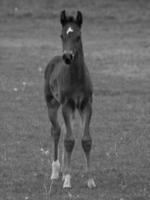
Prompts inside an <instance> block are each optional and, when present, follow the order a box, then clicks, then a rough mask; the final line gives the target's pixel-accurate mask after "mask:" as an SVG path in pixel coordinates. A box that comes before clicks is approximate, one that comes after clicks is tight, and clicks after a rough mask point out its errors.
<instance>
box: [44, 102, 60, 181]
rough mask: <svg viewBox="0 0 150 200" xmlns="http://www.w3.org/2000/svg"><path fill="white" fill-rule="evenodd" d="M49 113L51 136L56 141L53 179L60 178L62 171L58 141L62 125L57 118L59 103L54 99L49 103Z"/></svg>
mask: <svg viewBox="0 0 150 200" xmlns="http://www.w3.org/2000/svg"><path fill="white" fill-rule="evenodd" d="M47 105H48V115H49V119H50V121H51V125H52V127H51V136H52V138H53V143H54V155H53V163H52V174H51V179H58V178H59V171H60V163H59V160H58V143H59V138H60V132H61V129H60V126H59V123H58V120H57V110H58V107H59V105H58V103H57V102H56V101H55V100H54V99H53V100H51V102H49V103H48V104H47Z"/></svg>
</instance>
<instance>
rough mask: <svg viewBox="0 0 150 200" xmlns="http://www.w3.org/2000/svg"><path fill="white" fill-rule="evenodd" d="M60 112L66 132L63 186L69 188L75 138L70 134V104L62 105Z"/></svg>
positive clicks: (71, 112)
mask: <svg viewBox="0 0 150 200" xmlns="http://www.w3.org/2000/svg"><path fill="white" fill-rule="evenodd" d="M62 113H63V117H64V122H65V125H66V134H65V137H64V148H65V157H64V162H65V169H64V173H65V174H64V178H63V179H64V184H63V188H70V187H71V166H70V164H71V155H72V151H73V148H74V144H75V140H74V137H73V134H72V123H71V119H72V114H73V110H72V108H71V106H70V105H67V104H66V105H64V106H63V108H62Z"/></svg>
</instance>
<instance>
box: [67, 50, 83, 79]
mask: <svg viewBox="0 0 150 200" xmlns="http://www.w3.org/2000/svg"><path fill="white" fill-rule="evenodd" d="M70 70H71V82H77V81H83V79H84V55H83V50H82V48H81V49H80V51H79V52H78V53H77V55H76V56H75V58H74V61H73V63H72V65H71V66H70Z"/></svg>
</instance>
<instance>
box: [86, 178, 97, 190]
mask: <svg viewBox="0 0 150 200" xmlns="http://www.w3.org/2000/svg"><path fill="white" fill-rule="evenodd" d="M87 186H88V188H90V189H92V188H95V187H96V184H95V182H94V179H93V178H90V179H89V180H88V182H87Z"/></svg>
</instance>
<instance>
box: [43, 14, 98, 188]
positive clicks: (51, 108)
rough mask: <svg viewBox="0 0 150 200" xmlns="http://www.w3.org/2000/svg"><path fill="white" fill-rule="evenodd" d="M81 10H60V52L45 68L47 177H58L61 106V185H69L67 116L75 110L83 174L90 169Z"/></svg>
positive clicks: (87, 86)
mask: <svg viewBox="0 0 150 200" xmlns="http://www.w3.org/2000/svg"><path fill="white" fill-rule="evenodd" d="M82 21H83V18H82V13H81V12H80V11H78V12H77V16H76V17H75V18H74V17H73V16H67V15H66V12H65V10H64V11H62V12H61V15H60V22H61V25H62V32H61V40H62V46H63V53H62V56H56V57H54V58H53V59H52V60H51V61H50V62H49V64H48V65H47V67H46V70H45V99H46V103H47V107H48V115H49V119H50V121H51V124H52V127H51V135H52V138H53V141H54V160H53V163H52V174H51V179H57V178H58V177H59V171H60V163H59V160H58V143H59V138H60V133H61V128H60V125H59V123H58V119H57V111H58V108H59V106H60V105H61V106H62V115H63V119H64V123H65V126H66V133H65V137H64V149H65V156H64V166H65V169H64V172H63V173H64V175H63V180H64V183H63V188H70V187H71V182H70V181H71V167H70V163H71V154H72V151H73V148H74V144H75V140H74V137H73V132H72V124H71V120H72V117H73V114H74V112H75V110H78V111H79V114H80V116H81V119H82V124H83V136H82V141H81V144H82V147H83V150H84V153H85V157H86V167H87V168H86V169H87V174H88V175H89V172H90V150H91V146H92V138H91V136H90V131H89V125H90V120H91V116H92V93H93V89H92V83H91V80H90V76H89V71H88V69H87V67H86V65H85V62H84V55H83V48H82V42H81V26H82ZM87 185H88V187H89V188H93V187H95V182H94V180H93V178H90V177H88V181H87Z"/></svg>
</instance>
